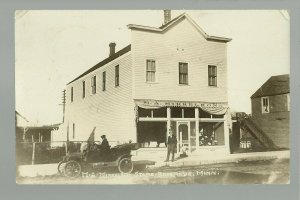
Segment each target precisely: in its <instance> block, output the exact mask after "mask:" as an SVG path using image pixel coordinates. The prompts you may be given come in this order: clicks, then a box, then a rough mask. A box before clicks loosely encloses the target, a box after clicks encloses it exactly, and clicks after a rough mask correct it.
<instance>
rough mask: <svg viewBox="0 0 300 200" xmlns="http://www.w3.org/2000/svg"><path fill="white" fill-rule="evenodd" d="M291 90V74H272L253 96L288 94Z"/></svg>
mask: <svg viewBox="0 0 300 200" xmlns="http://www.w3.org/2000/svg"><path fill="white" fill-rule="evenodd" d="M289 92H290V75H289V74H284V75H278V76H271V77H270V78H269V79H268V80H267V81H266V82H265V83H264V84H263V85H262V86H261V87H260V88H259V89H258V90H257V91H256V92H255V93H254V94H253V95H252V96H251V99H253V98H258V97H263V96H273V95H279V94H287V93H289Z"/></svg>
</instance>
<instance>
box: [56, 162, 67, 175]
mask: <svg viewBox="0 0 300 200" xmlns="http://www.w3.org/2000/svg"><path fill="white" fill-rule="evenodd" d="M65 164H66V163H65V162H63V161H60V162H59V163H58V165H57V171H58V173H59V175H61V176H64V168H65Z"/></svg>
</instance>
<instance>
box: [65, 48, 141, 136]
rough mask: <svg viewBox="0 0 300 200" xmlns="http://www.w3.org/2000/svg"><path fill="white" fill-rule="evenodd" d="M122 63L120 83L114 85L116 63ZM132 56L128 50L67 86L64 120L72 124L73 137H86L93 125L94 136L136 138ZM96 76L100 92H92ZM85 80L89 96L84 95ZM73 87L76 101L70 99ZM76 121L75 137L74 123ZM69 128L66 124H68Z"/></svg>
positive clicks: (70, 127) (70, 133)
mask: <svg viewBox="0 0 300 200" xmlns="http://www.w3.org/2000/svg"><path fill="white" fill-rule="evenodd" d="M116 65H119V70H120V73H119V74H120V86H118V87H115V66H116ZM131 69H132V59H131V54H130V53H126V54H125V55H123V56H121V57H120V58H118V59H115V60H114V61H112V62H110V63H108V64H107V65H104V66H103V67H101V68H99V69H97V70H95V71H93V72H92V73H90V74H88V75H86V76H84V77H82V78H80V79H78V80H76V81H75V82H73V83H71V84H70V85H67V96H66V97H67V104H66V117H65V119H66V120H65V123H66V124H69V137H70V140H86V139H87V138H88V137H89V135H90V133H91V132H92V130H93V129H94V127H96V129H95V138H96V140H100V136H101V135H102V134H105V135H107V137H108V140H110V141H119V142H126V141H127V142H128V140H129V139H131V140H133V141H135V140H136V130H135V119H134V105H133V100H132V70H131ZM103 71H106V90H105V91H102V72H103ZM94 75H96V77H97V92H96V94H92V88H91V78H92V77H93V76H94ZM83 80H84V81H85V82H86V97H85V98H82V81H83ZM71 87H73V88H74V89H73V90H74V100H73V102H71V101H70V99H71V98H70V91H71ZM73 123H75V138H72V136H73V135H72V134H73V133H72V126H73V125H72V124H73ZM65 128H66V127H65Z"/></svg>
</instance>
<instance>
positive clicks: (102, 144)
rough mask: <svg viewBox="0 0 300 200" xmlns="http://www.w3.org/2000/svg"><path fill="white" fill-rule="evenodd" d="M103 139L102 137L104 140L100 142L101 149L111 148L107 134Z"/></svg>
mask: <svg viewBox="0 0 300 200" xmlns="http://www.w3.org/2000/svg"><path fill="white" fill-rule="evenodd" d="M101 139H102V142H101V144H100V149H101V150H104V151H107V150H109V149H110V146H109V143H108V141H107V139H106V135H102V136H101Z"/></svg>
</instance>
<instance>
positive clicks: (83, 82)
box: [82, 81, 85, 98]
mask: <svg viewBox="0 0 300 200" xmlns="http://www.w3.org/2000/svg"><path fill="white" fill-rule="evenodd" d="M82 98H85V81H82Z"/></svg>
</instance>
